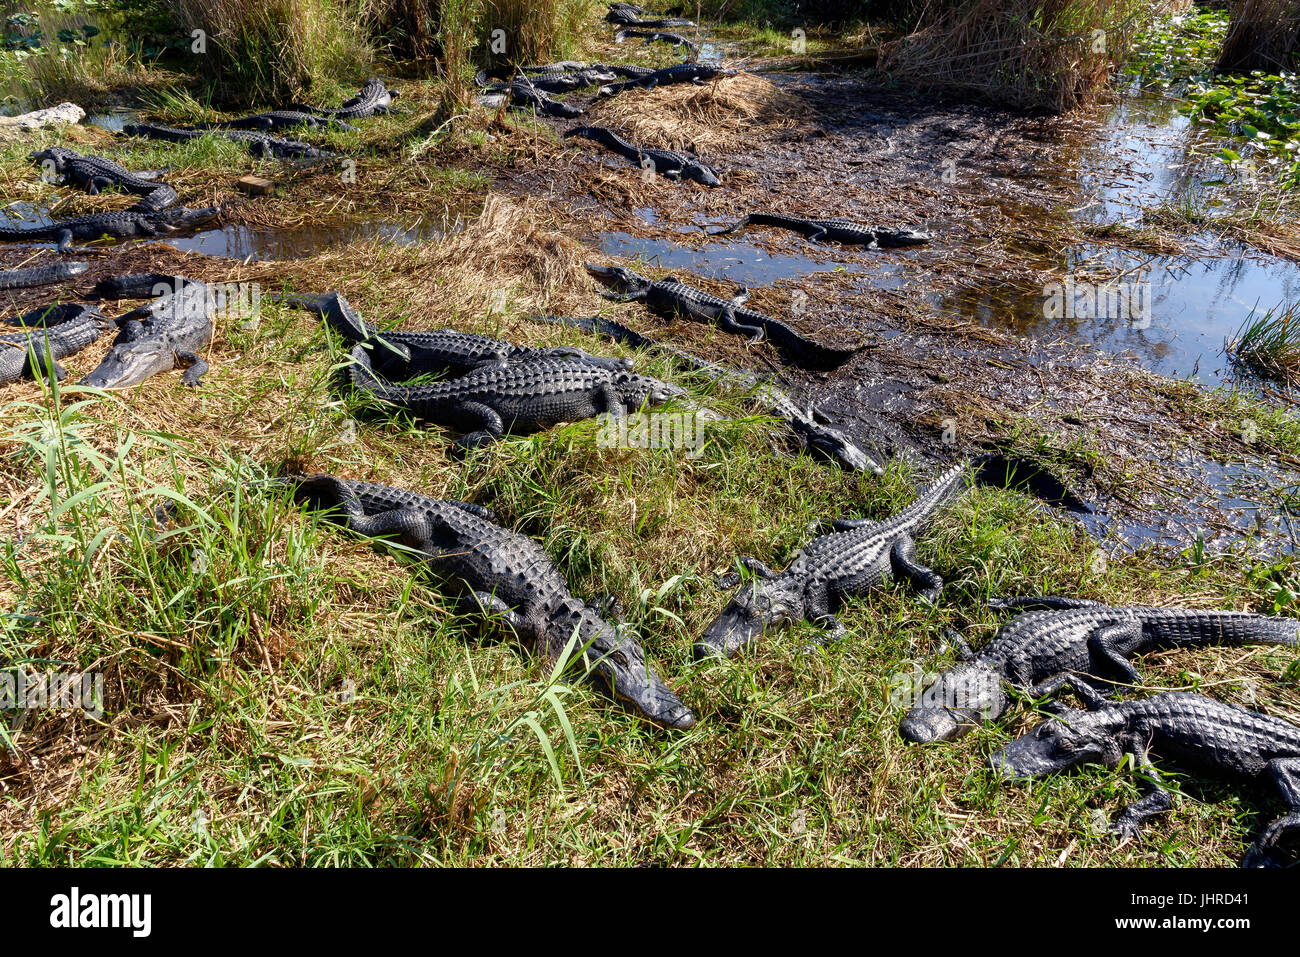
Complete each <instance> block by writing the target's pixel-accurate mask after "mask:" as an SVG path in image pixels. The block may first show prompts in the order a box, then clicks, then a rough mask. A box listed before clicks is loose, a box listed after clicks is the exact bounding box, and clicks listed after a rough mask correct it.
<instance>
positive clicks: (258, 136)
mask: <svg viewBox="0 0 1300 957" xmlns="http://www.w3.org/2000/svg"><path fill="white" fill-rule="evenodd" d="M122 133H123V135H124V136H144V137H148V138H149V139H155V140H166V141H168V142H171V143H184V142H186V141H188V140H194V139H198V138H199V137H200V136H218V137H221V138H223V139H227V140H230V141H231V142H233V143H239V144H241V145H243V146H244V147H246V148H247V149H248V151H249V152H250V153H252V154H253V155H254V156H256V157H258V158H266V157H278V158H281V159H321V158H324V157H331V156H333V155H334V154H333V153H330V152H327V151H325V150H321V149H317V148H316V147H314V146H312V145H311V144H309V143H303V142H300V141H299V140H286V139H281V138H280V137H277V136H271V135H270V134H268V133H260V132H258V131H256V130H226V129H219V128H218V129H206V130H186V129H179V128H177V127H173V126H155V125H153V124H150V123H128V124H127V125H126V126H123V127H122Z"/></svg>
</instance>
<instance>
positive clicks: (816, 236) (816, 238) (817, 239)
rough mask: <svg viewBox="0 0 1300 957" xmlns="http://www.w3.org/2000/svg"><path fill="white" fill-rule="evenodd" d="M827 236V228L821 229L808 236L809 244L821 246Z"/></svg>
mask: <svg viewBox="0 0 1300 957" xmlns="http://www.w3.org/2000/svg"><path fill="white" fill-rule="evenodd" d="M825 235H826V228H825V227H819V228H818V229H816V230H815V231H813V232H811V233H809V234H808V242H810V243H812V244H813V245H815V246H820V245H821V241H822V237H823V236H825Z"/></svg>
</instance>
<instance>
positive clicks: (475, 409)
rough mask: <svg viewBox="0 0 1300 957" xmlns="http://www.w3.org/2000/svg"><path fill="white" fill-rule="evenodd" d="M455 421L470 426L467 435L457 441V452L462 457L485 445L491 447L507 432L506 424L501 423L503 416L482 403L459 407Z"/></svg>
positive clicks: (467, 403)
mask: <svg viewBox="0 0 1300 957" xmlns="http://www.w3.org/2000/svg"><path fill="white" fill-rule="evenodd" d="M454 421H456V422H458V423H462V424H464V425H466V426H468V428H466V430H465V435H463V436H461V437H460V438H459V439H457V440H456V445H455V448H456V451H457V452H458V453H459V454H462V455H463V454H464V453H466V452H470V451H473V450H474V449H480V448H482V447H483V446H485V445H491V444H492V443H493V442H495V441H496V440H497V439H499V438H501V436H502V434H504V433H505V430H506V427H505V423H504V422H502V421H501V415H500V414H499V413H498V412H497V410H496V409H494V408H492V407H491V406H488V405H484V404H483V403H482V402H466V403H463V404H462V405H459V406H457V407H456V410H455V419H454ZM475 426H477V428H475Z"/></svg>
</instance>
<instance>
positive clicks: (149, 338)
mask: <svg viewBox="0 0 1300 957" xmlns="http://www.w3.org/2000/svg"><path fill="white" fill-rule="evenodd" d="M160 284H164V285H168V286H170V287H171V288H172V290H173V291H172V292H169V293H167V294H166V295H162V296H159V297H158V298H156V299H154V300H153V301H152V302H148V303H146V304H145V305H143V306H139V307H137V308H135V309H132V310H131V311H130V312H128V313H126V314H125V315H123V316H121V317H119V318H118V320H117V322H118V326H119V327H120V329H121V332H119V333H118V336H117V338H116V339H115V340H114V341H113V348H112V349H110V350H109V351H108V355H106V356H105V357H104V360H103V361H102V362H100V364H99V365H98V366H96V367H95V370H94V371H93V372H91V373H90V374H89V375H88V376H86V377H85V378H84V379H82V380H81V383H80V384H81V385H86V386H92V387H94V388H97V389H125V388H127V387H129V386H133V385H136V384H138V383H140V382H143V381H144V380H145V379H148V378H149V377H150V376H152V375H156V374H157V373H159V372H166V371H168V370H169V369H174V368H176V367H177V366H178V365H186V366H188V368H187V369H186V370H185V373H184V374H183V375H182V376H181V382H182V383H183V384H184V385H188V386H197V385H198V384H199V380H200V379H201V378H202V377H203V374H204V373H205V372H207V371H208V364H207V363H206V362H204V361H203V359H202V358H201V357H200V356H199V354H198V352H199V350H200V349H202V348H204V347H205V346H206V345H208V343H209V342H211V340H212V313H213V309H214V304H215V295H214V293H213V290H212V289H211V288H209V287H208V286H206V285H205V284H203V283H201V282H195V281H193V280H190V279H184V278H182V277H180V276H176V277H171V276H163V275H160V274H158V273H143V274H137V275H129V276H121V277H117V278H114V279H109V280H105V281H103V282H100V283H99V284H98V285H96V287H95V291H96V293H97V294H98V295H100V296H103V297H105V298H113V297H116V298H137V297H141V296H150V295H154V294H156V292H157V291H158V288H159V285H160Z"/></svg>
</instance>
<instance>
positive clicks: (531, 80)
mask: <svg viewBox="0 0 1300 957" xmlns="http://www.w3.org/2000/svg"><path fill="white" fill-rule="evenodd" d="M616 76H617V74H615V73H613V72H610V71H607V70H601V69H597V68H593V67H587V68H584V69H581V70H572V71H564V72H550V71H546V72H542V73H536V74H522V73H521V74H516V76H515V77H514V78H513V79H515V80H519V81H522V82H523V83H524V84H525V85H528V86H531V87H533V88H534V89H537V90H541V91H542V92H543V93H569V92H571V91H573V90H578V89H582V88H583V87H587V86H595V85H596V84H598V83H608V82H609V81H611V80H613V79H615V78H616ZM474 81H475V82H476V83H477V84H478V85H479V86H480V87H482V88H483V89H485V90H490V91H493V92H496V93H501V92H504V90H505V87H506V84H505V83H504V82H494V81H493V79H492V78H491V76H490V75H489V74H488V71H487V70H479V72H478V73H477V74H476V75H475V77H474Z"/></svg>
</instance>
